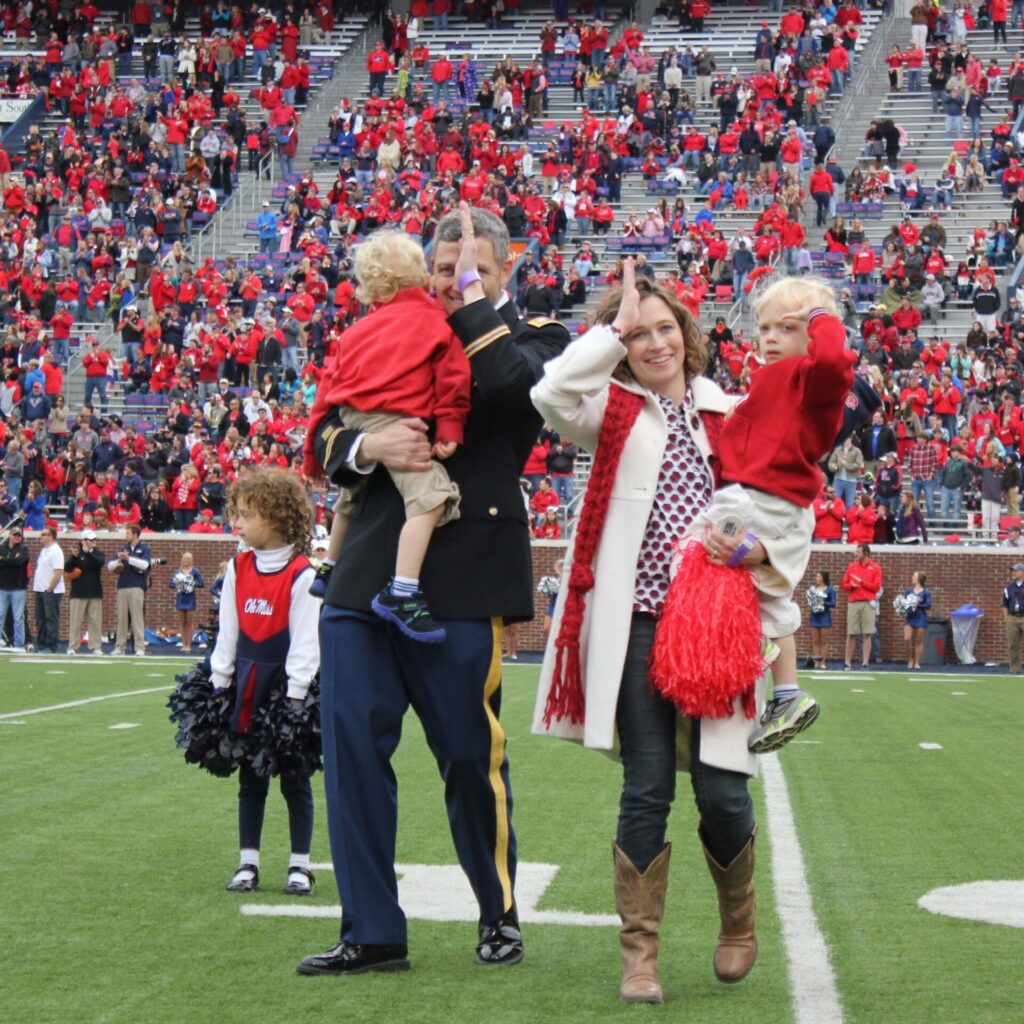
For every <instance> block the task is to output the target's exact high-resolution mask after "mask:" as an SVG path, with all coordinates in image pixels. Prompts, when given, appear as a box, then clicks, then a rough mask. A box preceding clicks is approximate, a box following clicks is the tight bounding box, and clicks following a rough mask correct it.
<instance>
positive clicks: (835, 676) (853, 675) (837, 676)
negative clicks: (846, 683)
mask: <svg viewBox="0 0 1024 1024" xmlns="http://www.w3.org/2000/svg"><path fill="white" fill-rule="evenodd" d="M808 678H810V679H829V680H838V681H842V680H843V679H852V680H853V681H854V682H855V683H873V682H874V681H875V677H874V676H866V675H862V674H861V673H860V672H835V673H832V672H812V673H811V675H810V676H809V677H808Z"/></svg>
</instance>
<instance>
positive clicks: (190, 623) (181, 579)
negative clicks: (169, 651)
mask: <svg viewBox="0 0 1024 1024" xmlns="http://www.w3.org/2000/svg"><path fill="white" fill-rule="evenodd" d="M167 585H168V586H169V587H171V588H173V590H174V592H175V594H176V595H177V596H176V597H175V599H174V609H175V611H177V613H178V615H179V616H180V624H179V627H178V632H179V633H180V634H181V653H182V654H191V653H192V634H193V630H194V623H195V617H196V591H197V590H201V589H202V588H203V587H205V586H206V582H205V580H204V579H203V574H202V573H201V572H200V571H199V570H198V569H197V568H196V567H195V566H194V565H193V564H192V552H191V551H185V552H182V555H181V568H179V569H178V571H177V572H176V573H175V574H174V575H173V576H172V577H171V578H170V580H169V581H168V584H167Z"/></svg>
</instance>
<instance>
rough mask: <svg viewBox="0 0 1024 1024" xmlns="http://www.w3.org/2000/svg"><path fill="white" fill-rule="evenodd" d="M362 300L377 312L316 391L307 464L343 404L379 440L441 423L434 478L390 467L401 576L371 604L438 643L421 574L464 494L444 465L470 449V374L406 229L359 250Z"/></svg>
mask: <svg viewBox="0 0 1024 1024" xmlns="http://www.w3.org/2000/svg"><path fill="white" fill-rule="evenodd" d="M355 276H356V279H357V280H358V281H359V287H358V288H357V290H356V296H357V298H358V299H359V300H360V301H361V302H365V303H371V304H373V305H374V306H375V307H376V308H375V309H374V310H373V311H372V312H371V313H369V315H367V316H366V317H364V318H363V319H361V320H359V321H357V322H356V323H355V324H353V325H352V326H351V327H350V328H348V330H346V331H345V333H344V334H343V335H342V338H341V344H340V346H339V349H338V354H337V356H336V357H335V359H334V361H333V362H332V363H331V364H330V365H329V366H328V368H327V370H326V372H325V374H324V377H323V379H322V380H321V381H320V384H319V385H318V387H317V394H316V401H315V403H314V405H313V411H312V414H311V416H310V423H309V430H308V432H307V434H306V438H307V444H306V452H305V455H304V464H305V466H306V472H307V474H308V473H310V472H311V471H313V472H315V471H316V459H315V456H314V455H313V451H312V439H313V438H314V437H316V434H317V428H318V426H319V425H320V423H321V421H322V420H323V419H324V418H325V417H326V416H327V413H328V412H329V411H330V410H331V409H333V408H335V407H337V409H338V411H339V414H340V417H341V421H342V423H343V424H344V426H345V428H346V429H348V430H357V431H360V432H362V433H375V432H377V431H379V430H382V429H383V428H384V427H387V426H388V425H390V424H392V423H394V422H396V421H397V420H400V419H404V418H407V417H418V418H420V419H422V420H425V421H426V422H428V423H432V424H433V425H434V430H435V440H434V445H433V450H432V454H433V456H434V461H433V463H432V464H431V468H430V469H429V470H427V471H426V472H422V473H421V472H402V471H398V470H390V469H389V470H388V472H389V473H390V474H391V478H392V480H393V481H394V483H395V487H396V488H397V489H398V491H399V493H400V494H401V495H402V498H403V500H404V502H405V514H406V521H405V526H404V527H403V528H402V532H401V535H400V536H399V541H398V554H397V557H396V562H395V575H394V577H392V579H391V582H390V583H389V584H388V586H387V587H385V588H384V590H382V591H381V592H380V593H379V594H378V595H377V597H375V598H374V599H373V610H374V611H375V612H376V613H377V614H378V615H380V616H381V617H382V618H384V619H387V620H388V621H389V622H392V623H394V624H395V625H396V626H398V628H399V629H400V630H401V631H402V632H403V633H404V634H405V635H406V636H408V637H410V638H412V639H414V640H420V641H424V642H426V643H440V642H441V641H442V640H444V638H445V632H444V629H443V628H442V627H441V626H439V625H438V624H437V623H436V622H435V621H434V619H433V617H432V616H431V615H430V609H429V608H428V607H427V602H426V599H425V597H424V596H423V592H422V591H421V590H420V587H419V576H420V570H421V569H422V566H423V560H424V558H425V557H426V554H427V549H428V547H429V545H430V538H431V536H432V534H433V532H434V530H435V529H437V528H438V527H439V526H443V525H444V524H445V523H447V522H450V521H451V520H453V519H456V518H458V514H459V489H458V485H457V484H455V483H453V481H452V480H451V478H450V477H449V476H448V473H447V471H446V470H445V468H444V466H442V465H441V463H440V462H438V461H437V460H438V459H447V458H449V457H450V456H451V455H453V454H454V453H455V450H456V449H457V448H458V446H459V445H460V444H461V443H462V439H463V429H464V427H465V422H466V417H467V416H468V414H469V392H470V371H469V362H468V360H467V359H466V356H465V353H464V352H463V350H462V345H461V344H460V343H459V341H458V339H457V338H456V337H455V336H454V334H453V333H452V331H451V328H450V327H449V326H448V321H447V319H446V316H445V313H444V311H443V310H442V309H441V307H440V306H439V305H437V303H435V302H434V301H433V299H431V298H430V296H429V295H428V294H427V292H426V286H427V280H428V278H427V267H426V261H425V260H424V256H423V250H422V248H420V246H419V245H418V244H417V243H416V242H414V241H413V240H412V239H411V238H410V237H409V236H408V235H407V234H405V232H403V231H398V230H393V229H385V230H383V231H377V232H375V233H374V234H372V235H370V237H369V238H368V239H367V240H366V241H365V242H363V243H362V244H361V245H360V246H359V247H358V248H357V249H356V253H355ZM359 490H360V488H359V487H356V488H343V489H342V491H341V493H340V495H339V498H338V501H337V502H336V503H335V506H334V523H333V525H332V528H331V539H330V545H329V547H328V553H327V558H326V559H325V560H324V565H323V567H322V568H321V570H320V571H319V573H318V576H317V582H316V583H314V585H313V586H314V589H315V590H316V591H319V592H320V593H321V594H322V593H323V591H324V590H325V589H326V578H327V577H329V575H330V569H331V567H332V566H333V565H334V562H335V561H336V560H337V558H338V556H339V555H340V553H341V546H342V541H343V540H344V536H345V529H346V527H347V525H348V521H349V518H350V517H351V516H353V515H354V514H355V513H356V510H357V509H358V502H359Z"/></svg>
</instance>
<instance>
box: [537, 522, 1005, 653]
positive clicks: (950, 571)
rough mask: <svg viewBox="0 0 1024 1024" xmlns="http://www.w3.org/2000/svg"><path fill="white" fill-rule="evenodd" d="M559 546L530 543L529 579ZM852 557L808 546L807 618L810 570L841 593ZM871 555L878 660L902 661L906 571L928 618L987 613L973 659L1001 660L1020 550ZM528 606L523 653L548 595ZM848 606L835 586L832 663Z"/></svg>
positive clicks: (545, 567) (911, 550)
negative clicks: (966, 610) (877, 577)
mask: <svg viewBox="0 0 1024 1024" xmlns="http://www.w3.org/2000/svg"><path fill="white" fill-rule="evenodd" d="M564 551H565V543H564V542H562V541H537V542H536V543H535V544H534V547H533V561H534V565H533V572H534V577H535V580H537V579H540V577H541V576H546V575H550V574H551V572H552V570H553V565H554V562H555V560H556V559H558V558H561V557H562V555H563V553H564ZM854 555H855V550H854V548H853V547H852V546H850V545H846V544H843V545H840V544H834V545H833V544H816V545H814V547H813V548H812V553H811V561H810V564H809V566H808V570H807V577H806V578H805V580H804V581H803V583H802V584H801V586H800V590H799V592H798V593H797V595H796V600H797V602H798V603H799V605H800V610H801V614H802V615H803V617H804V621H805V622H806V620H807V616H808V612H809V609H808V607H807V603H806V600H805V593H806V590H807V586H808V585H809V584H811V583H813V582H814V574H815V573H816V572H818V571H820V570H825V571H826V572H828V573H829V574H830V576H831V579H832V584H833V586H835V588H836V590H837V591H839V584H840V583H841V582H842V578H843V573H844V572H845V571H846V567H847V566H848V565H849V564H850V563H851V562H852V561H853V560H854ZM873 557H874V559H875V561H877V562H878V564H879V565H880V566H881V567H882V579H883V585H884V587H885V593H884V595H883V598H882V617H881V644H882V658H883V660H885V661H900V660H902V659H903V655H904V647H903V622H902V620H901V619H900V618H898V617H897V615H896V613H895V611H893V607H892V600H893V598H894V597H895V596H896V595H897V594H898V593H900V592H901V591H903V590H905V589H906V588H907V587H909V586H910V577H911V574H912V573H914V572H917V571H921V572H924V573H926V574H927V577H928V588H929V589H930V590H931V594H932V612H931V617H932V618H948V617H949V613H950V612H951V611H952V610H953V609H954V608H959V607H960V606H961V605H965V604H973V605H977V606H978V607H979V608H981V609H982V610H983V611H984V612H985V618H983V619H982V620H981V630H980V632H979V634H978V641H977V643H976V644H975V647H974V654H975V657H976V658H978V660H979V661H995V662H1001V663H1005V661H1006V636H1005V633H1004V631H1003V616H1002V612H1001V610H1000V608H999V599H1000V597H1001V596H1002V590H1003V587H1004V586H1005V585H1006V583H1007V582H1009V580H1010V565H1011V564H1012V563H1013V562H1015V561H1017V560H1018V558H1019V559H1022V560H1024V549H1021V550H1019V551H1014V550H1012V549H1006V548H1002V549H997V548H957V547H950V546H942V547H939V546H936V547H897V546H889V547H879V548H875V549H873ZM535 593H536V591H535ZM534 603H535V608H536V610H537V617H536V618H535V619H534V621H533V622H531V623H524V624H523V625H521V626H520V627H519V647H520V649H521V650H524V651H530V650H540V649H542V646H543V630H542V626H541V622H542V615H543V611H544V607H545V603H546V599H545V598H542V597H541V596H540V595H539V594H536V596H535V599H534ZM846 605H847V602H846V596H845V594H843V593H842V592H841V591H840V592H839V594H838V601H837V606H836V609H835V611H834V612H833V613H832V622H833V629H832V636H831V638H830V644H829V657H830V658H831V659H833V660H835V659H841V658H842V657H843V648H844V645H845V642H846ZM797 640H798V647H799V650H800V656H801V658H803V657H806V655H807V654H809V653H810V633H809V631H808V630H807V629H806V627H805V628H803V629H802V630H801V631H800V634H799V636H798V638H797ZM946 660H947V661H948V662H955V661H956V656H955V655H954V653H953V641H952V634H951V633H949V634H947V643H946Z"/></svg>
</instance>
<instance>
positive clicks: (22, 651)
mask: <svg viewBox="0 0 1024 1024" xmlns="http://www.w3.org/2000/svg"><path fill="white" fill-rule="evenodd" d="M4 650H5V651H8V652H9V653H11V654H25V653H26V652H25V648H24V647H5V648H4Z"/></svg>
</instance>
